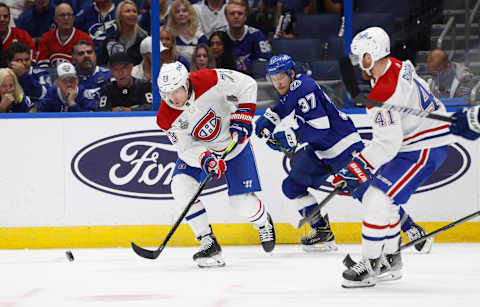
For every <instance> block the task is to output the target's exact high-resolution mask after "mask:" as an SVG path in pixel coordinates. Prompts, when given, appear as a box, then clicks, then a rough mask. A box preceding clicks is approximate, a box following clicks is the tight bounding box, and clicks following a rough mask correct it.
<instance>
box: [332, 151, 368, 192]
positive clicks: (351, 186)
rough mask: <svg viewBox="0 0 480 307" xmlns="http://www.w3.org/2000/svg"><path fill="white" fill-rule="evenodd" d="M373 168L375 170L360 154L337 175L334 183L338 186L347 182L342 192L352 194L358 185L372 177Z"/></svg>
mask: <svg viewBox="0 0 480 307" xmlns="http://www.w3.org/2000/svg"><path fill="white" fill-rule="evenodd" d="M371 170H373V167H372V166H370V164H369V163H368V162H367V161H366V160H365V159H363V158H362V155H361V154H360V155H358V156H357V157H354V158H353V159H352V161H350V163H348V164H347V166H346V167H344V168H342V169H341V170H340V171H339V172H338V173H337V175H335V177H334V178H333V181H332V184H333V185H334V186H338V185H339V184H340V183H342V182H345V187H344V188H343V189H342V190H341V191H340V192H341V193H344V194H347V195H350V194H351V193H352V192H353V191H354V190H355V189H356V188H358V186H360V185H361V184H362V183H365V182H367V181H368V179H369V178H371V177H372V175H373V174H372V172H371Z"/></svg>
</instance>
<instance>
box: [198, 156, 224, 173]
mask: <svg viewBox="0 0 480 307" xmlns="http://www.w3.org/2000/svg"><path fill="white" fill-rule="evenodd" d="M200 166H201V167H202V170H203V171H204V172H205V173H207V174H208V173H210V172H215V173H216V174H217V176H216V178H217V179H220V177H222V176H223V174H225V171H226V170H227V165H226V164H225V161H223V160H222V159H219V158H217V157H215V156H214V155H213V154H212V153H211V152H210V151H204V152H203V153H202V154H201V155H200Z"/></svg>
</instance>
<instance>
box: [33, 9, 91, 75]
mask: <svg viewBox="0 0 480 307" xmlns="http://www.w3.org/2000/svg"><path fill="white" fill-rule="evenodd" d="M54 19H55V22H56V23H57V29H55V30H50V31H48V32H47V33H45V34H43V35H42V37H41V38H40V41H39V43H38V65H39V66H40V67H49V66H50V67H56V66H57V65H58V63H60V62H72V47H73V45H75V43H76V42H78V41H81V40H86V41H89V42H92V40H91V39H90V36H88V34H87V33H85V32H83V31H81V30H79V29H76V28H75V27H74V26H73V23H74V21H75V15H74V14H73V9H72V7H71V6H70V5H69V4H68V3H61V4H59V5H58V6H57V7H56V8H55V18H54ZM92 44H93V42H92Z"/></svg>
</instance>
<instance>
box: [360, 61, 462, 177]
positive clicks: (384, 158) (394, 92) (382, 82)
mask: <svg viewBox="0 0 480 307" xmlns="http://www.w3.org/2000/svg"><path fill="white" fill-rule="evenodd" d="M388 59H389V62H388V65H387V68H386V70H385V73H384V74H383V75H382V76H381V77H379V78H378V79H376V80H375V79H374V80H372V81H371V85H372V91H371V92H370V94H369V96H368V98H369V99H371V100H374V101H378V102H382V103H389V104H395V105H401V106H405V107H409V108H414V109H422V110H424V111H428V112H434V113H437V114H443V115H447V114H446V109H445V106H444V105H443V103H442V102H440V101H439V100H438V99H437V98H435V96H433V95H432V94H431V92H430V89H429V87H428V84H427V82H425V80H423V79H422V78H420V77H419V76H418V75H417V74H416V72H415V68H414V66H413V65H412V63H411V62H410V61H405V62H402V61H399V60H397V59H395V58H392V57H389V58H388ZM367 113H368V115H369V116H370V118H371V123H372V129H373V139H372V142H371V143H370V144H369V145H368V146H367V147H366V148H365V149H364V150H362V153H361V155H362V156H363V158H364V159H365V160H366V161H368V163H370V164H371V166H372V167H373V168H374V169H378V168H379V167H380V166H382V165H383V164H385V163H387V162H388V161H390V160H391V159H393V158H394V157H395V156H396V155H397V153H398V152H408V151H414V150H419V149H424V148H432V147H439V146H443V145H447V144H450V143H452V142H453V138H452V135H451V134H450V130H449V124H448V123H445V122H441V121H438V120H433V119H428V118H421V117H416V116H414V115H409V114H407V113H400V112H394V111H388V110H386V109H382V108H379V107H368V108H367Z"/></svg>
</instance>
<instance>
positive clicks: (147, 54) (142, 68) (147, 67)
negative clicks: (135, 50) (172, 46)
mask: <svg viewBox="0 0 480 307" xmlns="http://www.w3.org/2000/svg"><path fill="white" fill-rule="evenodd" d="M166 49H167V48H165V47H164V46H163V44H162V42H161V41H160V54H161V53H162V51H164V50H166ZM140 54H141V55H142V58H143V61H142V63H140V64H138V65H136V66H134V67H133V69H132V77H134V78H137V79H140V80H147V81H152V37H151V36H147V37H145V38H144V39H143V41H142V43H141V44H140Z"/></svg>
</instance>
